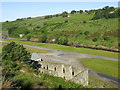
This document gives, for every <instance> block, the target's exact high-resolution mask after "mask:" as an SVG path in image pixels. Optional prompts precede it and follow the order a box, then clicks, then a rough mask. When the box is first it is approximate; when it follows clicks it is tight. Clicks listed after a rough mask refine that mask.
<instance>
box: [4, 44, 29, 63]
mask: <svg viewBox="0 0 120 90" xmlns="http://www.w3.org/2000/svg"><path fill="white" fill-rule="evenodd" d="M30 57H31V55H30V53H29V52H27V51H26V50H25V48H24V47H23V45H20V44H16V43H15V42H11V43H9V44H7V45H6V46H4V47H3V49H2V59H4V60H10V61H24V62H26V63H27V62H28V61H30Z"/></svg>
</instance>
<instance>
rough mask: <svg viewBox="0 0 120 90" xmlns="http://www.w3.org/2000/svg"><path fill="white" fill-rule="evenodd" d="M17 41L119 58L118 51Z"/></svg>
mask: <svg viewBox="0 0 120 90" xmlns="http://www.w3.org/2000/svg"><path fill="white" fill-rule="evenodd" d="M6 41H15V40H6ZM15 42H16V43H20V44H26V45H32V46H40V47H47V48H53V49H57V50H65V51H71V52H79V53H86V54H91V55H99V56H106V57H111V58H118V53H115V52H109V51H102V50H94V49H87V48H76V47H70V46H64V45H58V44H50V43H36V42H30V41H26V42H23V41H15Z"/></svg>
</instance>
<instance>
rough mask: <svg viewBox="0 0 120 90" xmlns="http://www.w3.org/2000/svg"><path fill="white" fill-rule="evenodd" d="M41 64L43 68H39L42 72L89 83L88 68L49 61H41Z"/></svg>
mask: <svg viewBox="0 0 120 90" xmlns="http://www.w3.org/2000/svg"><path fill="white" fill-rule="evenodd" d="M39 64H41V68H39V70H40V72H41V73H47V74H51V75H54V76H58V77H62V78H65V79H66V80H70V81H72V82H75V83H78V84H82V85H84V86H87V85H88V69H85V68H79V69H76V68H73V67H72V66H70V65H65V64H60V63H53V62H48V61H39Z"/></svg>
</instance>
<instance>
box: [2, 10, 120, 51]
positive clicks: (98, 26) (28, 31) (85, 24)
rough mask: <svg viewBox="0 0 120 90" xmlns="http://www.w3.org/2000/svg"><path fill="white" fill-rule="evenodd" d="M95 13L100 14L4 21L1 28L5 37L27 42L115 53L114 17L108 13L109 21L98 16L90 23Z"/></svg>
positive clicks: (93, 12) (85, 13)
mask: <svg viewBox="0 0 120 90" xmlns="http://www.w3.org/2000/svg"><path fill="white" fill-rule="evenodd" d="M103 9H104V8H103ZM96 12H101V11H100V10H96V11H89V12H83V13H80V12H76V13H74V14H71V13H68V16H67V17H63V16H61V15H58V16H57V15H52V17H50V18H47V19H46V16H43V17H36V18H23V19H17V20H16V21H12V22H4V23H3V26H2V29H3V32H8V31H9V32H8V33H9V37H13V38H20V36H19V35H20V34H23V37H21V39H27V40H29V39H30V40H31V41H40V42H48V43H57V44H63V45H66V44H68V45H73V46H79V45H80V46H90V47H99V48H107V49H115V50H117V48H118V18H117V17H112V16H110V15H112V14H110V15H109V14H108V17H109V18H106V16H105V18H104V17H103V16H102V17H100V18H99V19H96V20H93V17H95V15H96V14H95V13H96ZM103 12H104V11H103ZM114 12H116V9H115V10H114Z"/></svg>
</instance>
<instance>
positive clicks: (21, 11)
mask: <svg viewBox="0 0 120 90" xmlns="http://www.w3.org/2000/svg"><path fill="white" fill-rule="evenodd" d="M105 6H114V7H118V2H100V1H99V2H7V0H6V2H5V1H4V2H2V21H6V20H9V21H13V20H16V19H17V18H26V17H38V16H44V15H50V14H56V13H62V12H63V11H67V12H70V11H71V10H81V9H82V10H90V9H98V8H103V7H105Z"/></svg>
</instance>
